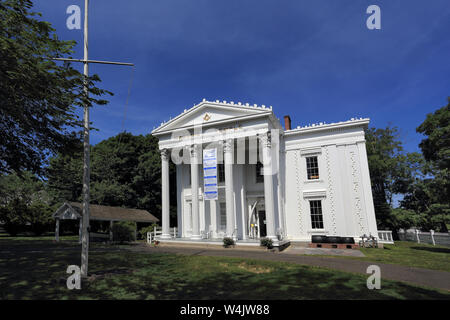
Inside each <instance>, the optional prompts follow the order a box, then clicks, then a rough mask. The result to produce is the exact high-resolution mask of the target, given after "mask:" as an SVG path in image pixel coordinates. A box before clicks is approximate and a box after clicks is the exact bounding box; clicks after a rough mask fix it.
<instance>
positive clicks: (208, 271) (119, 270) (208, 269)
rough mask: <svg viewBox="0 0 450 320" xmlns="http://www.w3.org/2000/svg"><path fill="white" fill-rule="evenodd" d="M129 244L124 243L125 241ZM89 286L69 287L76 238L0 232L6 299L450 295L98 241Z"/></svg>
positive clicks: (0, 280)
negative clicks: (140, 250)
mask: <svg viewBox="0 0 450 320" xmlns="http://www.w3.org/2000/svg"><path fill="white" fill-rule="evenodd" d="M122 248H123V247H122ZM91 249H92V250H91V252H90V264H89V268H90V269H89V270H90V272H91V273H93V274H95V275H96V276H97V277H96V278H95V279H91V280H90V281H89V282H85V283H83V284H82V290H79V291H77V290H73V291H70V290H68V289H67V288H66V278H67V276H68V275H67V274H66V269H67V266H68V265H71V264H76V265H78V264H79V262H80V250H79V246H78V245H77V244H76V243H67V242H66V243H64V242H62V243H58V244H55V243H53V242H52V241H49V240H45V239H41V240H38V241H34V242H31V241H29V240H8V239H6V238H4V237H3V238H0V250H1V251H3V252H2V255H1V256H0V299H450V294H449V293H448V292H442V291H438V290H432V289H428V288H421V287H416V286H411V285H408V284H404V283H400V282H394V281H388V280H382V282H381V290H369V289H367V287H366V279H367V277H366V276H365V275H357V274H351V273H344V272H338V271H333V270H328V269H321V268H316V267H308V266H301V265H296V264H290V263H283V262H272V261H255V260H248V259H237V258H225V257H206V256H184V255H174V254H162V253H161V254H145V253H135V252H130V251H125V250H123V249H122V250H123V251H118V250H120V247H117V246H114V247H113V246H107V245H97V244H92V246H91Z"/></svg>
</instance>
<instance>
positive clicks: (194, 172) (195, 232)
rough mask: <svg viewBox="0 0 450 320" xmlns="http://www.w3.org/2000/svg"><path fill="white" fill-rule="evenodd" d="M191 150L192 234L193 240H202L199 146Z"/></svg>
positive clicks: (194, 146)
mask: <svg viewBox="0 0 450 320" xmlns="http://www.w3.org/2000/svg"><path fill="white" fill-rule="evenodd" d="M190 151H191V194H192V236H191V239H193V240H200V239H201V238H202V237H201V236H200V214H199V203H198V165H199V158H198V157H199V152H198V146H196V145H193V146H192V147H191V148H190Z"/></svg>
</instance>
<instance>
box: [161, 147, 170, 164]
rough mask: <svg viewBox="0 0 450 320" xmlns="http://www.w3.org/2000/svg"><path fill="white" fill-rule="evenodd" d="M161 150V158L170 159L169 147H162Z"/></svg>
mask: <svg viewBox="0 0 450 320" xmlns="http://www.w3.org/2000/svg"><path fill="white" fill-rule="evenodd" d="M160 152H161V159H162V160H163V161H167V160H169V153H170V152H169V149H161V150H160Z"/></svg>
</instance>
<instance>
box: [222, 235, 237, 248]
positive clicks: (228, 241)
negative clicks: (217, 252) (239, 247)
mask: <svg viewBox="0 0 450 320" xmlns="http://www.w3.org/2000/svg"><path fill="white" fill-rule="evenodd" d="M234 244H235V243H234V240H233V239H232V238H230V237H225V238H223V246H224V247H225V248H229V247H231V246H234Z"/></svg>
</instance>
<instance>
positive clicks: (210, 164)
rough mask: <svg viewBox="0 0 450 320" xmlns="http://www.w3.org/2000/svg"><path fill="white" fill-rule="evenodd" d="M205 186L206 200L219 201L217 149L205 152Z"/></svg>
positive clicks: (205, 150)
mask: <svg viewBox="0 0 450 320" xmlns="http://www.w3.org/2000/svg"><path fill="white" fill-rule="evenodd" d="M203 186H204V190H205V200H217V199H218V193H217V149H215V148H214V149H204V150H203Z"/></svg>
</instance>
